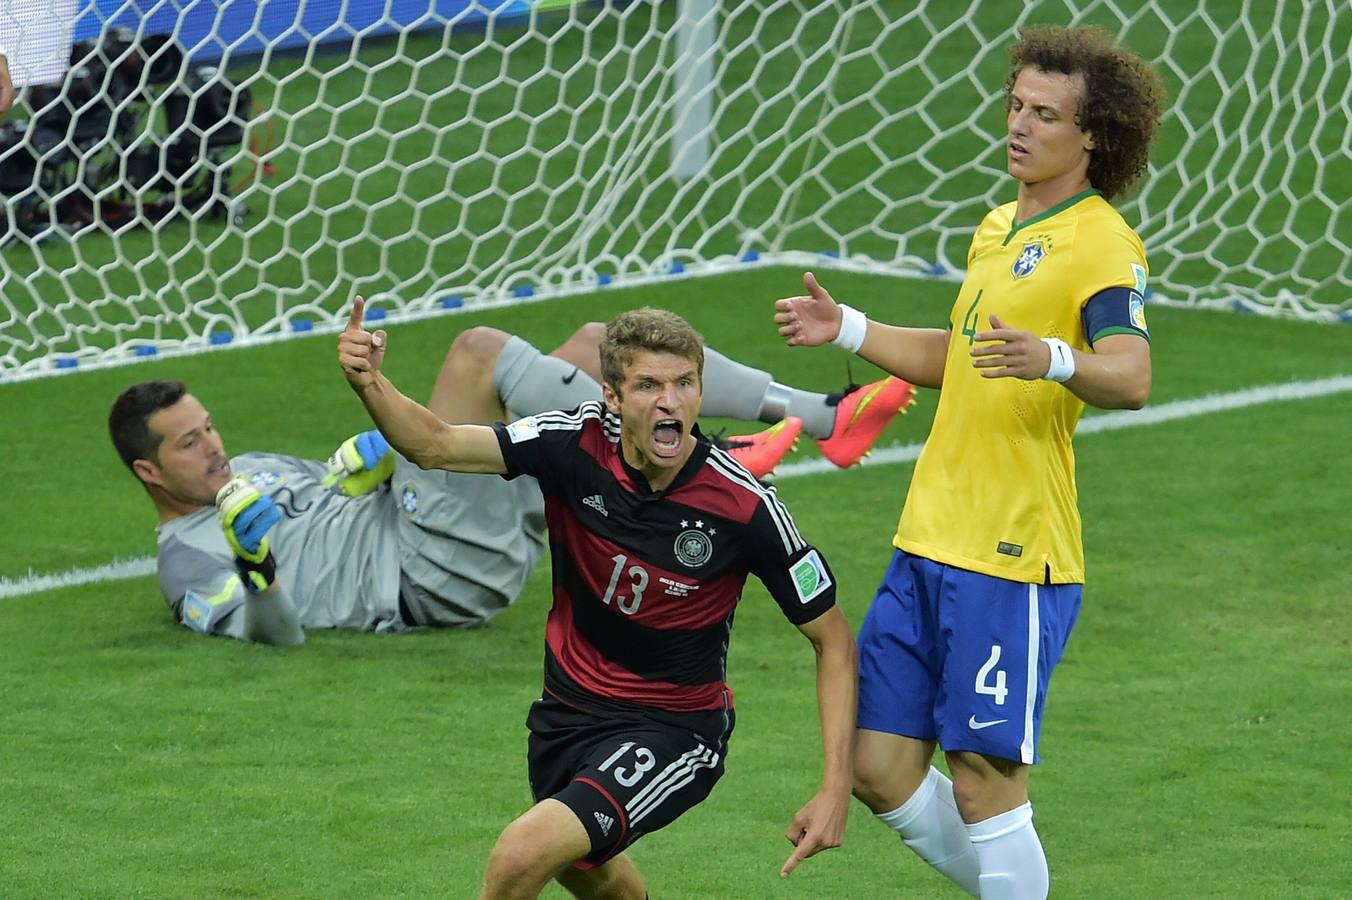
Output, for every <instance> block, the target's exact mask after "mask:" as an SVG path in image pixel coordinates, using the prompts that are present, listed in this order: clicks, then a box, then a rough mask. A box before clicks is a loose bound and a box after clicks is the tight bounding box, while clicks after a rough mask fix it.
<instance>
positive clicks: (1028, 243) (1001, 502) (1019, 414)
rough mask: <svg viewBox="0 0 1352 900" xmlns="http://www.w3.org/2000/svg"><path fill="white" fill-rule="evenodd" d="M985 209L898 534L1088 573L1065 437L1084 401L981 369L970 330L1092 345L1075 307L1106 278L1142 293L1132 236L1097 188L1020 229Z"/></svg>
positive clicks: (1073, 579)
mask: <svg viewBox="0 0 1352 900" xmlns="http://www.w3.org/2000/svg"><path fill="white" fill-rule="evenodd" d="M1014 215H1015V204H1013V203H1010V204H1006V205H1005V206H1001V207H998V208H997V209H995V210H992V211H991V213H990V214H988V215H987V216H986V218H985V219H984V220H983V221H982V223H981V225H980V227H978V229H977V231H976V234H975V235H974V236H973V238H972V246H971V249H970V251H969V253H968V270H967V277H966V279H965V280H964V281H963V285H962V288H961V290H960V291H959V292H958V297H957V300H956V302H955V303H954V305H953V310H952V312H951V313H950V322H951V323H952V325H953V330H952V331H951V332H950V338H949V345H948V355H947V358H946V360H945V364H944V380H943V388H942V390H941V391H940V394H939V405H938V409H937V410H936V412H935V418H934V425H933V428H932V430H931V432H930V436H929V439H928V440H927V441H926V442H925V447H924V450H923V451H921V454H920V458H919V459H918V460H917V462H916V468H915V474H914V476H913V477H912V480H911V487H910V490H909V492H908V495H907V498H906V504H905V506H904V508H903V509H902V514H901V520H900V522H899V523H898V526H897V531H896V534H895V536H894V539H893V543H894V544H895V545H896V546H897V547H899V548H901V549H903V550H905V551H906V552H908V553H913V554H916V555H919V556H924V557H926V558H929V559H933V560H936V561H937V562H942V563H946V564H949V565H954V566H958V567H960V568H964V569H968V570H971V571H975V572H983V573H985V574H988V575H994V576H996V577H1000V578H1008V579H1011V580H1014V581H1023V582H1041V581H1043V580H1044V579H1050V580H1051V581H1052V582H1053V583H1079V582H1083V581H1084V551H1083V548H1082V545H1081V540H1080V515H1079V510H1078V498H1077V494H1076V488H1075V456H1074V453H1073V452H1072V450H1071V438H1072V436H1073V435H1074V433H1075V426H1076V424H1077V423H1078V422H1079V419H1080V415H1081V413H1083V411H1084V403H1083V402H1082V401H1081V400H1080V399H1079V398H1078V397H1076V396H1075V395H1074V394H1072V393H1071V392H1070V391H1069V390H1067V389H1066V388H1065V387H1064V386H1063V385H1060V384H1057V383H1055V382H1050V381H1024V380H1022V379H1018V378H983V377H982V376H981V375H980V373H979V370H977V369H976V368H975V367H973V365H972V358H971V350H972V347H973V345H974V343H975V335H976V334H977V333H979V332H981V331H986V330H988V329H989V328H990V327H991V323H990V318H991V316H992V315H995V316H998V317H999V318H1000V319H1001V320H1002V321H1003V322H1004V323H1006V324H1007V325H1009V326H1010V327H1013V328H1019V329H1023V330H1026V331H1031V332H1033V333H1034V334H1036V335H1039V336H1041V337H1055V338H1060V339H1061V340H1063V341H1065V342H1066V343H1068V344H1070V345H1071V346H1073V347H1076V348H1078V349H1081V350H1088V349H1089V346H1088V341H1087V338H1086V336H1085V334H1084V327H1083V324H1082V318H1081V312H1082V309H1083V307H1084V304H1085V303H1086V302H1087V301H1088V300H1089V298H1091V297H1092V296H1094V294H1096V293H1098V292H1099V291H1102V290H1104V289H1106V288H1109V287H1116V286H1122V287H1137V286H1139V288H1140V289H1141V290H1144V282H1145V277H1146V269H1145V252H1144V249H1143V247H1142V245H1141V241H1140V238H1139V237H1137V236H1136V234H1135V232H1133V231H1132V230H1131V228H1130V227H1129V226H1128V225H1127V224H1126V223H1125V222H1124V221H1123V220H1122V218H1121V216H1120V215H1118V213H1117V211H1116V210H1114V209H1113V208H1112V206H1110V205H1109V204H1108V203H1107V202H1106V201H1104V200H1103V198H1102V197H1101V196H1100V195H1099V194H1098V192H1097V191H1086V192H1084V193H1082V194H1079V195H1077V196H1076V197H1072V198H1071V199H1070V200H1068V201H1066V202H1065V203H1063V204H1060V205H1059V206H1057V207H1054V208H1052V209H1050V210H1048V211H1046V212H1045V213H1043V214H1041V215H1039V216H1034V217H1033V218H1031V219H1029V220H1027V221H1025V222H1022V223H1018V224H1016V223H1015V222H1014Z"/></svg>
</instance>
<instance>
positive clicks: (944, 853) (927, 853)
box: [878, 766, 981, 897]
mask: <svg viewBox="0 0 1352 900" xmlns="http://www.w3.org/2000/svg"><path fill="white" fill-rule="evenodd" d="M878 821H880V822H882V823H883V824H884V825H886V826H887V827H888V828H891V829H892V830H893V831H895V832H896V833H897V834H899V835H901V839H902V841H903V842H904V843H905V844H906V846H907V847H910V848H911V849H912V850H914V851H915V852H916V853H917V854H918V855H919V856H920V858H921V859H923V860H924V861H925V862H927V863H929V864H930V865H931V866H934V868H936V869H938V870H939V871H940V872H942V873H943V874H945V875H947V876H948V877H949V878H950V879H951V880H952V881H954V882H955V883H956V884H957V885H958V886H959V887H961V888H962V889H963V890H965V891H966V892H967V893H969V894H971V895H972V896H973V897H976V896H979V894H978V891H979V890H980V887H979V882H978V879H979V877H980V875H981V866H980V864H979V863H978V862H977V857H976V849H975V848H974V847H973V846H972V840H971V838H970V837H969V836H968V834H967V826H966V824H965V823H964V822H963V821H962V816H961V815H959V813H958V805H957V803H956V802H954V800H953V782H951V781H949V780H948V778H947V777H945V776H944V773H943V772H940V771H939V770H938V769H936V768H934V767H933V766H930V770H929V774H928V775H926V776H925V780H924V781H922V782H920V787H918V788H916V790H915V793H914V794H912V795H911V796H910V798H909V799H908V800H907V801H906V802H905V803H903V804H902V805H901V806H899V807H897V808H896V809H894V810H892V811H891V812H885V813H879V814H878Z"/></svg>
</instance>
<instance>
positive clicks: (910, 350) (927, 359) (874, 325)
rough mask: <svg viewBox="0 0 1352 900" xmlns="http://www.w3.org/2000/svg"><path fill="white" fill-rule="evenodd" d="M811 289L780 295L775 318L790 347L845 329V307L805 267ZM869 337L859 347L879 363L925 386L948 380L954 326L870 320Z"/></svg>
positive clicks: (829, 339) (830, 336)
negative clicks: (946, 363) (913, 325)
mask: <svg viewBox="0 0 1352 900" xmlns="http://www.w3.org/2000/svg"><path fill="white" fill-rule="evenodd" d="M803 286H804V287H805V288H807V294H806V295H802V296H798V297H786V298H784V299H783V300H777V301H775V323H776V324H777V325H778V326H779V333H780V334H782V335H784V337H785V339H786V340H787V342H788V344H789V346H790V347H816V346H818V345H820V344H827V343H830V342H832V341H834V340H835V339H836V337H837V336H838V335H839V334H840V331H841V325H842V320H843V310H842V307H841V305H840V304H838V303H837V302H836V301H835V300H834V299H833V298H832V297H831V295H830V294H829V293H828V292H827V290H826V288H824V287H822V286H821V285H820V284H818V283H817V279H816V277H815V276H814V275H813V274H812V273H811V272H804V273H803ZM864 327H865V328H866V331H865V332H864V336H863V343H862V344H860V345H859V349H858V350H856V351H855V352H856V353H858V354H859V355H860V356H862V357H863V358H864V359H866V360H868V361H869V362H871V363H873V364H874V365H875V366H877V367H878V368H880V369H882V370H884V371H886V372H889V373H891V374H893V375H896V376H897V377H898V378H902V379H904V380H906V381H909V382H910V383H911V384H914V385H918V386H919V387H928V388H937V387H940V386H942V384H943V380H944V358H945V356H947V354H948V331H947V330H946V329H941V328H903V327H901V326H898V325H885V324H883V323H882V322H873V321H869V320H865V326H864Z"/></svg>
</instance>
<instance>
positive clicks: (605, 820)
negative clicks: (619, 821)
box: [592, 812, 615, 837]
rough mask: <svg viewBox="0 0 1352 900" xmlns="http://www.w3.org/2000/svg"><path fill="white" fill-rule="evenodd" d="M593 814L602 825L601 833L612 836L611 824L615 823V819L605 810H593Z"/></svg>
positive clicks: (597, 822)
mask: <svg viewBox="0 0 1352 900" xmlns="http://www.w3.org/2000/svg"><path fill="white" fill-rule="evenodd" d="M592 815H593V816H595V817H596V824H598V825H600V826H601V834H603V835H604V836H606V837H610V826H612V825H614V824H615V820H614V819H612V818H611V817H610V816H608V815H606V814H605V813H603V812H593V813H592Z"/></svg>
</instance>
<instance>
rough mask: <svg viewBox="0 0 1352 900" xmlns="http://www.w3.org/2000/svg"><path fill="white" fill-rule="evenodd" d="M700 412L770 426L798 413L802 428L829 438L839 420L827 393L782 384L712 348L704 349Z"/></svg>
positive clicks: (815, 434) (809, 432) (810, 433)
mask: <svg viewBox="0 0 1352 900" xmlns="http://www.w3.org/2000/svg"><path fill="white" fill-rule="evenodd" d="M700 414H701V415H705V416H722V417H724V418H728V419H744V420H745V421H748V422H764V423H766V424H767V425H773V424H774V423H775V422H778V421H779V420H780V419H782V418H784V417H785V416H797V417H798V418H800V419H802V420H803V430H804V431H806V432H807V433H808V434H809V435H811V436H812V437H814V438H826V437H830V436H831V430H832V429H833V428H834V427H835V423H836V407H834V406H828V405H827V403H826V395H825V394H818V393H814V392H812V391H800V390H799V389H798V388H792V387H789V386H788V385H786V384H780V383H779V382H777V381H775V379H774V376H772V375H771V374H770V373H769V372H763V371H761V370H760V369H753V368H751V367H750V366H747V365H743V364H742V363H739V362H737V361H735V360H732V359H729V358H728V357H726V356H724V355H723V354H722V353H719V352H718V351H717V350H714V349H712V348H710V347H705V348H704V406H703V408H702V409H701V411H700Z"/></svg>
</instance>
